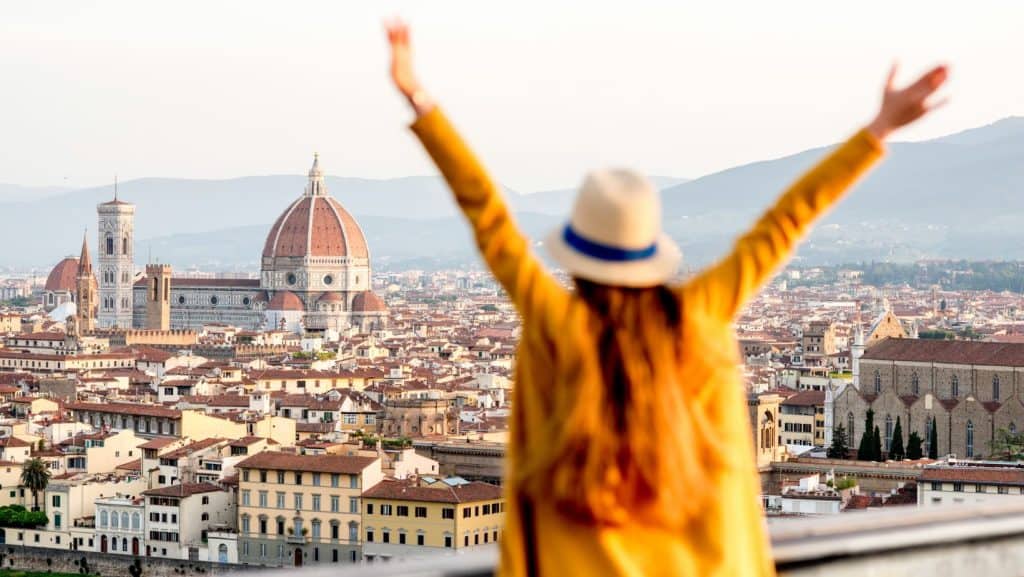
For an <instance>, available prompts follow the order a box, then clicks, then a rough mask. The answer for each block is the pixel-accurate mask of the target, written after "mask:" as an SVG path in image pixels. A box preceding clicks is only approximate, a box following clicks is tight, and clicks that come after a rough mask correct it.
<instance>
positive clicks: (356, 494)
mask: <svg viewBox="0 0 1024 577" xmlns="http://www.w3.org/2000/svg"><path fill="white" fill-rule="evenodd" d="M235 468H236V469H237V470H238V471H239V477H238V478H239V484H238V491H239V493H238V494H239V505H238V530H239V539H238V560H239V562H241V563H247V564H251V565H271V566H295V567H299V566H302V565H307V564H316V563H339V562H343V563H351V562H356V561H359V560H360V559H361V558H362V553H361V547H360V522H361V515H360V510H361V496H362V492H363V490H364V489H365V488H367V487H372V486H374V485H376V484H377V483H379V482H380V481H381V480H382V479H383V477H384V474H383V472H382V467H381V461H380V458H379V457H356V456H347V455H295V454H289V453H280V452H273V451H266V452H263V453H260V454H258V455H254V456H252V457H249V458H248V459H245V460H244V461H242V462H240V463H238V464H237V465H236V466H235Z"/></svg>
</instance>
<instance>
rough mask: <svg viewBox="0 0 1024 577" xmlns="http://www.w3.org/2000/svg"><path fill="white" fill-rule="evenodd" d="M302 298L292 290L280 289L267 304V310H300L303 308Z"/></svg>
mask: <svg viewBox="0 0 1024 577" xmlns="http://www.w3.org/2000/svg"><path fill="white" fill-rule="evenodd" d="M305 308H306V307H305V305H303V304H302V299H300V298H299V297H298V296H296V294H295V293H293V292H292V291H280V292H278V293H277V294H276V295H274V298H272V299H270V303H269V304H267V310H268V311H301V310H305Z"/></svg>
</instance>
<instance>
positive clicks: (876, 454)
mask: <svg viewBox="0 0 1024 577" xmlns="http://www.w3.org/2000/svg"><path fill="white" fill-rule="evenodd" d="M871 456H872V459H871V460H872V461H879V462H881V461H882V435H881V434H880V433H879V432H878V425H875V434H874V438H872V439H871Z"/></svg>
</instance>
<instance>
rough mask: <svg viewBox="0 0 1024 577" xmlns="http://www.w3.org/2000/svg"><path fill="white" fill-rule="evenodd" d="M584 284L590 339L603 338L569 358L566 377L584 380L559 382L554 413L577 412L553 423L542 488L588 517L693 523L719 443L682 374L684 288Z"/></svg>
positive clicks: (563, 506) (579, 282) (579, 284)
mask: <svg viewBox="0 0 1024 577" xmlns="http://www.w3.org/2000/svg"><path fill="white" fill-rule="evenodd" d="M575 284H576V289H577V294H578V296H579V298H580V299H581V300H582V301H583V303H585V304H586V307H587V308H588V309H589V314H588V315H587V321H586V323H587V331H588V332H589V337H587V338H584V339H583V340H582V341H581V342H586V343H593V344H592V345H591V346H589V347H580V348H582V349H584V350H580V351H578V352H577V353H576V354H578V357H577V358H575V359H574V360H572V361H571V362H568V363H559V364H569V365H572V367H571V368H569V369H568V370H566V371H565V372H563V373H562V374H561V378H560V379H559V380H560V381H563V382H567V384H568V383H571V384H573V385H575V386H572V387H568V389H569V390H564V391H552V392H551V394H552V398H551V400H552V401H553V407H552V408H553V412H554V414H558V415H566V417H567V418H566V420H565V421H564V422H562V423H553V424H552V426H553V427H554V428H553V429H552V430H553V431H557V434H556V435H554V436H555V438H553V439H552V446H551V447H550V449H551V450H550V451H545V452H546V453H548V455H547V456H548V457H549V458H550V460H549V461H548V462H547V463H546V465H545V466H542V468H541V470H540V471H535V472H537V473H540V475H538V476H537V477H535V478H534V480H536V481H540V482H541V483H543V484H544V485H546V487H540V486H535V487H534V488H535V490H537V491H546V492H547V496H548V498H552V497H553V498H554V500H555V503H556V505H557V506H558V508H559V509H560V510H561V511H562V512H563V513H566V514H569V515H571V516H573V517H574V518H577V519H579V520H581V521H585V522H590V523H596V524H607V525H619V524H622V523H625V522H627V521H628V520H637V519H643V520H644V521H646V522H649V523H652V524H655V525H660V526H667V527H680V526H684V525H685V524H686V523H687V522H688V521H689V520H691V519H692V518H693V517H694V516H695V515H696V514H697V513H698V512H699V507H700V503H701V499H700V498H699V497H700V495H701V494H703V493H705V492H706V491H708V490H709V482H708V479H707V478H706V477H707V475H706V471H707V470H708V464H709V461H710V460H711V459H713V458H714V457H713V455H714V451H713V448H712V443H711V438H713V435H711V434H710V433H709V431H708V427H707V426H706V423H705V420H704V419H703V418H702V416H701V411H699V410H695V403H692V402H689V401H688V399H687V396H688V394H689V393H691V391H689V390H687V386H686V383H682V382H680V380H681V377H680V375H679V370H678V369H679V366H680V364H681V361H682V356H683V355H685V354H687V353H686V348H685V347H683V346H682V339H683V309H682V305H681V301H680V296H679V295H678V294H677V293H676V292H674V291H673V290H672V289H671V288H669V287H667V286H655V287H650V288H627V287H617V286H608V285H603V284H597V283H594V282H590V281H586V280H583V279H575ZM588 348H589V350H587V349H588ZM563 360H568V359H563ZM556 370H559V369H556ZM695 376H696V375H695ZM696 377H697V378H698V379H700V376H696ZM686 380H689V378H687V379H686Z"/></svg>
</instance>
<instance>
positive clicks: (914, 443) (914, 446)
mask: <svg viewBox="0 0 1024 577" xmlns="http://www.w3.org/2000/svg"><path fill="white" fill-rule="evenodd" d="M922 456H923V453H922V452H921V435H918V434H917V431H911V432H910V436H909V437H907V458H908V459H920V458H921V457H922Z"/></svg>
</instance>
